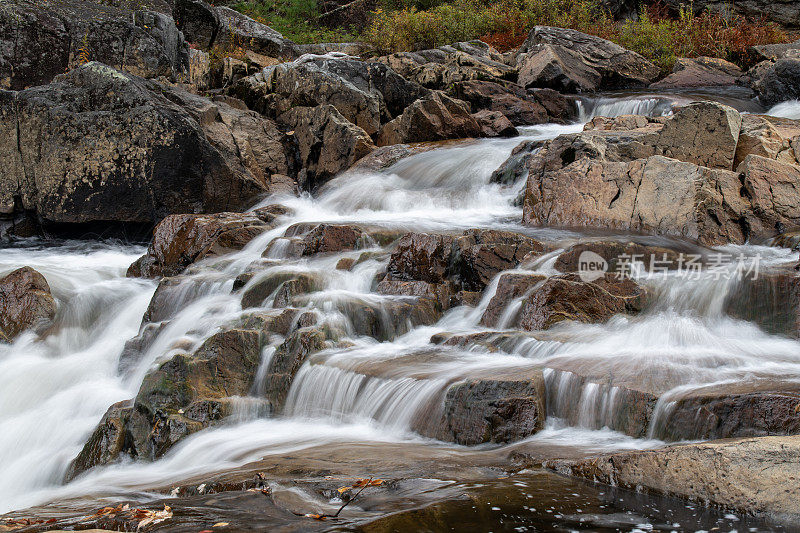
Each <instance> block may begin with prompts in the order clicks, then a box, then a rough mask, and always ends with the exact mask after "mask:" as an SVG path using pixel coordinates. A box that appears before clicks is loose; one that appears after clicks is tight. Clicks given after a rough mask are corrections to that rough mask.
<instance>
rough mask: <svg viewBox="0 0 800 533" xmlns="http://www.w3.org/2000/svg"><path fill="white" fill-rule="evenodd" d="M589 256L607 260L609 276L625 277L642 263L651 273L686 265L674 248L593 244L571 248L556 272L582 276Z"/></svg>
mask: <svg viewBox="0 0 800 533" xmlns="http://www.w3.org/2000/svg"><path fill="white" fill-rule="evenodd" d="M585 252H591V253H593V254H597V255H599V256H600V257H601V258H603V259H604V260H605V261H606V265H607V269H608V272H620V273H625V272H626V270H625V269H630V267H631V263H632V262H639V263H641V264H642V265H643V267H644V269H645V270H647V271H648V272H653V271H663V270H675V269H678V268H680V267H681V265H682V263H681V251H678V250H675V249H673V248H667V247H664V246H655V245H653V246H650V245H644V244H639V243H636V242H620V241H593V242H582V243H578V244H575V245H573V246H570V247H569V248H567V249H566V250H565V251H564V252H563V253H562V254H561V255H559V256H558V258H556V262H555V263H554V264H553V268H555V269H556V270H558V271H560V272H580V271H581V270H582V269H585V268H586V267H585V266H582V265H581V257H582V256H583V254H584V253H585ZM692 252H696V250H693V251H692ZM584 257H586V256H584ZM627 272H628V273H629V272H630V270H627Z"/></svg>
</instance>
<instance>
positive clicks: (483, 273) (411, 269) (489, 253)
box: [387, 230, 545, 291]
mask: <svg viewBox="0 0 800 533" xmlns="http://www.w3.org/2000/svg"><path fill="white" fill-rule="evenodd" d="M544 250H545V247H544V245H543V244H542V243H540V242H538V241H536V240H535V239H532V238H530V237H527V236H525V235H522V234H519V233H513V232H510V231H499V230H468V231H466V232H464V233H463V234H462V235H441V234H440V235H437V234H427V233H409V234H406V235H405V236H403V238H402V239H400V241H399V242H398V244H397V247H396V248H395V251H394V253H392V257H391V259H390V260H389V264H388V266H387V279H389V280H394V281H425V282H428V283H434V284H438V283H443V282H445V281H447V280H451V281H454V282H456V283H457V284H458V285H459V287H461V288H462V289H464V290H467V291H482V290H483V288H484V287H485V286H486V285H487V284H488V283H489V282H490V281H491V280H492V279H493V278H494V277H495V276H496V275H497V274H499V273H500V272H501V271H503V270H508V269H511V268H514V267H516V266H517V265H518V264H519V263H520V262H522V260H523V259H525V258H526V257H532V256H536V255H539V254H541V253H542V252H543V251H544Z"/></svg>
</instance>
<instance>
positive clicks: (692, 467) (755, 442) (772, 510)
mask: <svg viewBox="0 0 800 533" xmlns="http://www.w3.org/2000/svg"><path fill="white" fill-rule="evenodd" d="M798 461H800V437H798V436H793V437H760V438H751V439H739V440H724V441H712V442H704V443H699V444H684V445H678V446H670V447H668V448H663V449H659V450H647V451H633V452H621V453H616V454H612V455H606V456H600V457H597V458H589V459H581V460H577V461H571V460H551V461H547V462H546V463H545V464H546V466H548V467H550V468H552V469H555V470H557V471H559V472H561V473H563V474H572V475H577V476H581V477H585V478H587V479H591V480H593V481H599V482H601V483H606V484H609V485H614V486H619V487H624V488H630V489H636V490H641V489H646V490H652V491H655V492H660V493H663V494H668V495H672V496H679V497H683V498H689V499H692V500H700V501H703V502H708V503H712V504H715V505H719V506H721V507H724V508H726V509H737V510H740V511H745V512H759V513H768V514H769V515H770V516H772V517H774V518H779V519H790V520H793V521H796V520H797V519H798V517H800V488H799V487H800V484H798V476H797V471H796V469H795V467H794V465H796V464H797V462H798Z"/></svg>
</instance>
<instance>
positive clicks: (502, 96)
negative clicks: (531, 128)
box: [448, 80, 548, 126]
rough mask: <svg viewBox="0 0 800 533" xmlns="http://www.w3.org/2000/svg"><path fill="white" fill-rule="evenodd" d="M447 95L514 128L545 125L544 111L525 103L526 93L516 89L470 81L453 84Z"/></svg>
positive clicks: (509, 86)
mask: <svg viewBox="0 0 800 533" xmlns="http://www.w3.org/2000/svg"><path fill="white" fill-rule="evenodd" d="M448 94H449V95H451V96H453V97H454V98H458V99H459V100H463V101H465V102H468V103H469V104H470V105H471V106H472V111H479V110H488V111H496V112H500V113H502V114H503V115H505V117H506V118H507V119H508V120H509V121H511V123H512V124H513V125H514V126H527V125H532V124H542V123H544V122H547V121H548V111H547V109H545V107H544V106H542V105H541V104H539V103H538V102H536V101H535V100H534V101H529V100H526V97H527V93H526V91H525V89H523V88H522V87H520V86H518V85H514V84H505V85H500V84H499V83H494V82H491V81H481V80H470V81H464V82H460V83H457V84H455V85H454V86H453V87H452V88H450V89H449V90H448Z"/></svg>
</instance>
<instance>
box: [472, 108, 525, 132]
mask: <svg viewBox="0 0 800 533" xmlns="http://www.w3.org/2000/svg"><path fill="white" fill-rule="evenodd" d="M472 117H473V118H474V119H475V120H476V121H478V124H479V125H480V127H481V136H483V137H515V136H517V135H519V131H517V128H515V127H514V125H513V124H512V123H511V121H509V120H508V119H507V118H506V116H505V115H504V114H503V113H501V112H500V111H488V110H484V111H479V112H477V113H473V115H472Z"/></svg>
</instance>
